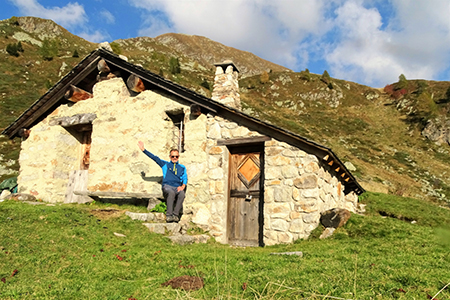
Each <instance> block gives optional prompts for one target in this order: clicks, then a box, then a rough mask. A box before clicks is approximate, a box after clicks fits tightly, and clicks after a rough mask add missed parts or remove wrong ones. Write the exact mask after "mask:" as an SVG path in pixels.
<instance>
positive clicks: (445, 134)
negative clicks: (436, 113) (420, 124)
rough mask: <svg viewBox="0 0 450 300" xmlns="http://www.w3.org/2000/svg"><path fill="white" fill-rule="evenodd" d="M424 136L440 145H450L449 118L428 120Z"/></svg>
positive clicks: (423, 132)
mask: <svg viewBox="0 0 450 300" xmlns="http://www.w3.org/2000/svg"><path fill="white" fill-rule="evenodd" d="M422 135H423V136H424V137H426V138H427V139H429V140H430V141H433V142H435V143H436V144H438V145H442V144H450V120H449V119H447V118H437V119H434V120H428V122H427V125H426V126H425V128H424V130H423V131H422Z"/></svg>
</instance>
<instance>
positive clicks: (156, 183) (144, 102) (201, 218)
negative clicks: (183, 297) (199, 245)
mask: <svg viewBox="0 0 450 300" xmlns="http://www.w3.org/2000/svg"><path fill="white" fill-rule="evenodd" d="M93 96H94V97H93V98H91V99H87V100H84V101H80V102H78V103H75V104H70V105H69V104H68V105H62V106H60V107H59V108H58V109H56V110H55V111H54V112H53V113H52V114H51V115H49V116H48V117H47V118H46V119H44V120H43V121H41V122H40V123H39V124H37V125H36V126H34V127H33V128H32V130H31V133H30V136H29V138H28V139H27V140H25V141H24V142H23V143H22V151H21V154H20V159H19V162H20V168H21V169H20V176H19V178H18V182H19V192H24V193H30V194H33V195H35V196H36V197H37V198H38V199H42V200H44V201H47V202H63V201H64V196H65V193H66V191H67V184H68V178H69V173H70V171H72V170H77V169H78V168H79V165H80V157H81V155H82V153H81V152H82V150H80V149H82V148H83V145H82V144H81V143H80V139H79V137H78V136H77V134H76V133H74V131H73V130H71V128H70V127H66V128H65V127H62V126H61V125H59V124H58V122H55V120H59V119H61V118H64V117H73V116H77V115H83V114H90V115H89V116H92V114H95V117H94V118H92V117H91V119H93V120H92V135H91V141H92V142H91V148H90V165H89V169H88V185H87V189H88V190H89V191H111V192H140V193H144V192H146V193H152V194H161V186H160V182H161V180H162V177H161V176H162V172H161V169H160V168H159V166H158V165H157V164H156V163H154V162H153V161H152V160H151V159H150V158H148V157H147V156H145V155H144V154H143V153H141V151H140V150H139V149H138V147H137V141H139V140H142V141H143V142H144V144H145V147H146V148H147V149H148V150H149V151H151V152H152V153H154V154H156V155H158V156H159V157H160V158H162V159H165V160H168V153H169V150H170V149H171V148H174V147H176V145H174V141H173V140H174V139H173V136H174V127H175V125H174V124H173V122H172V120H171V119H170V118H169V116H168V114H169V113H182V114H184V121H185V125H184V151H183V152H182V153H181V157H180V162H181V163H182V164H184V165H185V166H186V168H187V172H188V177H189V182H188V186H187V190H186V199H185V205H184V216H183V218H189V219H190V220H191V221H192V222H193V223H195V224H197V225H198V226H200V227H201V228H203V229H204V230H207V231H208V232H209V233H210V234H211V235H212V236H213V237H215V238H216V240H217V241H218V242H220V243H227V232H226V230H227V201H228V164H229V155H230V154H229V151H228V148H227V146H218V143H217V142H218V141H219V140H224V139H233V138H243V137H256V136H261V133H258V132H256V131H251V130H249V129H248V128H246V127H243V126H240V125H239V124H237V123H235V122H231V121H228V120H226V119H224V118H222V117H219V116H217V115H213V114H207V115H205V114H201V115H200V116H195V117H194V116H190V106H189V104H188V103H184V102H183V101H181V100H178V99H175V98H172V97H171V96H169V95H166V94H162V93H156V92H154V91H144V92H142V93H140V94H139V95H137V96H131V95H130V93H129V91H128V89H127V87H126V85H125V83H124V81H123V80H122V79H121V78H114V79H110V80H107V81H102V82H99V83H97V84H96V85H95V86H94V90H93ZM264 156H265V165H264V179H265V181H264V204H263V207H264V211H263V213H264V234H263V235H264V244H265V245H273V244H278V243H290V242H293V241H294V240H296V239H299V238H306V237H308V235H309V234H310V233H311V231H312V230H313V229H314V228H316V227H317V226H318V224H319V218H320V213H321V212H323V211H326V210H328V209H331V208H335V207H338V208H346V209H348V210H350V211H353V212H354V211H355V208H356V205H357V196H356V195H355V194H354V193H353V192H352V193H349V194H347V195H344V191H343V189H344V187H343V185H342V184H341V183H340V182H339V181H338V179H337V178H336V177H333V176H332V175H331V174H330V173H329V172H327V171H326V170H325V168H324V166H322V164H321V162H320V160H319V158H317V157H315V156H314V155H310V154H308V153H306V152H304V151H302V150H300V149H298V148H295V147H293V146H291V145H289V144H286V143H284V142H282V141H277V140H274V139H271V140H269V141H266V142H265V151H264Z"/></svg>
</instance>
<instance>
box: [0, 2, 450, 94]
mask: <svg viewBox="0 0 450 300" xmlns="http://www.w3.org/2000/svg"><path fill="white" fill-rule="evenodd" d="M11 16H35V17H41V18H46V19H52V20H54V21H55V22H56V23H58V24H59V25H61V26H63V27H64V28H66V29H67V30H69V31H70V32H72V33H73V34H76V35H78V36H81V37H83V38H85V39H87V40H89V41H91V42H103V41H108V42H112V41H114V40H116V39H127V38H131V37H137V36H149V37H156V36H158V35H160V34H163V33H168V32H177V33H185V34H193V35H201V36H205V37H207V38H210V39H212V40H214V41H217V42H220V43H222V44H224V45H227V46H230V47H234V48H237V49H240V50H244V51H249V52H252V53H254V54H256V55H258V56H260V57H261V58H264V59H266V60H269V61H272V62H275V63H278V64H280V65H283V66H285V67H288V68H290V69H292V70H294V71H301V70H304V69H305V68H308V69H309V70H310V71H311V72H313V73H318V74H322V73H323V71H324V70H327V71H328V73H329V74H330V75H331V76H332V77H334V78H339V79H345V80H349V81H354V82H358V83H361V84H366V85H369V86H372V87H383V86H385V85H386V84H389V83H392V82H396V81H397V80H398V77H399V75H400V74H404V75H405V76H406V78H407V79H418V78H419V79H427V80H445V81H448V80H450V0H277V1H274V0H78V1H66V0H0V19H7V18H10V17H11Z"/></svg>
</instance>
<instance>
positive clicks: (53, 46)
mask: <svg viewBox="0 0 450 300" xmlns="http://www.w3.org/2000/svg"><path fill="white" fill-rule="evenodd" d="M58 48H59V45H58V41H57V40H49V39H45V40H44V41H43V42H42V46H41V48H40V49H39V54H40V55H41V56H42V58H43V59H45V60H49V61H50V60H52V59H53V58H54V57H55V56H57V55H58Z"/></svg>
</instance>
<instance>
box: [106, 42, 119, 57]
mask: <svg viewBox="0 0 450 300" xmlns="http://www.w3.org/2000/svg"><path fill="white" fill-rule="evenodd" d="M109 45H110V46H111V49H112V50H113V52H114V53H116V54H122V48H121V47H120V45H119V44H118V43H115V42H112V43H111V44H109Z"/></svg>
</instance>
